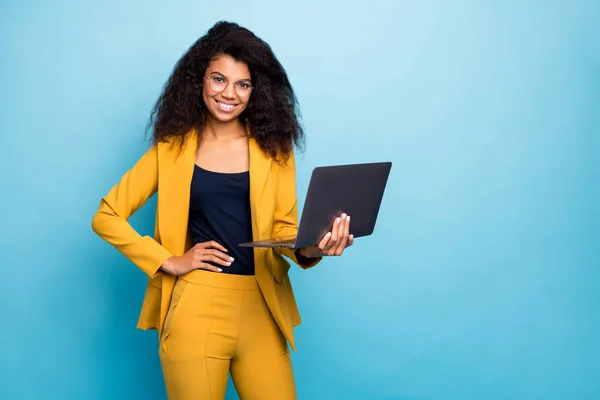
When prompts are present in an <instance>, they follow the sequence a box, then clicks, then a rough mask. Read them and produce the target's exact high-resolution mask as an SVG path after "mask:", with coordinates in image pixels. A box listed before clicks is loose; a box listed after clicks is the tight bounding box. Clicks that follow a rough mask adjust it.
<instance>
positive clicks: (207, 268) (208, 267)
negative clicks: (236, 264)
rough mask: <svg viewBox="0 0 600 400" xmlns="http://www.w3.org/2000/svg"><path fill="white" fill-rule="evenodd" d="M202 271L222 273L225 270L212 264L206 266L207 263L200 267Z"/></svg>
mask: <svg viewBox="0 0 600 400" xmlns="http://www.w3.org/2000/svg"><path fill="white" fill-rule="evenodd" d="M200 268H201V269H205V270H207V271H214V272H222V271H223V270H222V269H221V268H219V267H215V266H213V265H210V264H206V263H202V265H201V266H200Z"/></svg>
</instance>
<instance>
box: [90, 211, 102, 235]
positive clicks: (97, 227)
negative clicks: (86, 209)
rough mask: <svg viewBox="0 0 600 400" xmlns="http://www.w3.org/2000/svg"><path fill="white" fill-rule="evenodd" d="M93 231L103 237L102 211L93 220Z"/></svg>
mask: <svg viewBox="0 0 600 400" xmlns="http://www.w3.org/2000/svg"><path fill="white" fill-rule="evenodd" d="M92 231H94V233H95V234H96V235H98V236H101V231H102V215H101V212H100V211H98V212H96V213H95V214H94V217H93V218H92Z"/></svg>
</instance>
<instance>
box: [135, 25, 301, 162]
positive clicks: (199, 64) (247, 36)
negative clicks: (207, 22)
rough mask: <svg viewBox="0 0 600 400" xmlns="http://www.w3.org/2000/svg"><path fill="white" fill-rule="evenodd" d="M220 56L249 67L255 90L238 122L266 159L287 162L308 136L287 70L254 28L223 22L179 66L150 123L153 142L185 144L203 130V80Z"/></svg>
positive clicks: (165, 88) (189, 50)
mask: <svg viewBox="0 0 600 400" xmlns="http://www.w3.org/2000/svg"><path fill="white" fill-rule="evenodd" d="M219 55H228V56H230V57H232V58H233V59H235V60H237V61H241V62H244V63H246V64H247V65H248V69H249V70H250V74H251V77H252V85H253V86H254V89H253V91H252V94H251V97H250V101H249V104H248V107H247V108H246V109H245V110H244V111H243V112H242V114H241V115H240V118H242V119H243V120H244V121H245V122H246V123H247V124H248V126H249V129H250V132H251V135H252V137H254V138H255V139H256V141H257V143H258V144H259V146H260V148H261V149H262V150H263V151H264V152H265V154H266V155H268V156H270V157H271V158H273V159H275V160H280V157H283V159H287V157H288V156H289V155H290V153H291V152H292V151H293V148H294V146H296V147H297V148H301V147H302V144H303V140H304V132H303V129H302V126H301V124H300V121H299V118H300V112H299V110H298V102H297V99H296V95H295V94H294V91H293V89H292V85H291V84H290V81H289V79H288V77H287V74H286V72H285V69H284V68H283V66H282V65H281V63H280V62H279V60H278V59H277V58H276V57H275V54H274V53H273V51H272V49H271V47H270V46H269V44H267V43H266V42H265V41H263V40H262V39H260V38H258V37H257V36H256V35H255V34H254V33H252V32H251V31H250V30H248V29H246V28H243V27H241V26H239V25H238V24H236V23H232V22H225V21H220V22H217V23H216V24H215V25H214V26H213V27H212V28H210V29H209V30H208V32H207V33H206V34H205V35H204V36H202V37H201V38H200V39H198V40H197V41H196V42H195V43H194V44H193V45H192V46H191V47H190V48H189V49H188V50H187V52H186V53H185V54H184V55H183V56H182V57H181V59H180V60H179V61H178V62H177V64H176V65H175V67H174V69H173V73H172V74H171V76H170V77H169V79H168V81H167V82H166V84H165V85H164V87H163V90H162V93H161V95H160V97H159V98H158V100H157V102H156V104H155V106H154V108H153V110H152V113H151V115H150V120H149V122H148V126H147V130H150V129H152V141H153V143H158V142H161V141H167V142H171V140H172V139H174V140H176V141H179V142H180V144H181V143H183V141H184V137H185V135H186V134H187V133H188V132H190V131H191V130H193V129H196V130H197V131H198V132H202V128H203V127H204V124H205V122H206V118H207V114H206V113H207V112H208V111H207V110H206V107H205V105H204V101H203V99H202V81H203V76H204V72H205V71H206V68H207V67H208V64H209V63H210V61H211V60H212V59H213V58H215V57H216V56H219Z"/></svg>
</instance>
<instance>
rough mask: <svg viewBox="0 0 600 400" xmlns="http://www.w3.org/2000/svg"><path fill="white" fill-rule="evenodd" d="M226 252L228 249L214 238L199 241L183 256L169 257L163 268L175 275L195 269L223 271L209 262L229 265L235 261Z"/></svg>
mask: <svg viewBox="0 0 600 400" xmlns="http://www.w3.org/2000/svg"><path fill="white" fill-rule="evenodd" d="M226 252H227V249H226V248H225V247H223V246H221V245H220V244H219V243H217V242H215V241H214V240H213V241H210V242H204V243H198V244H197V245H195V246H194V247H192V248H191V249H189V250H188V251H187V252H186V253H185V254H184V255H182V256H173V257H169V258H168V259H167V261H165V262H164V264H163V265H162V267H161V268H162V269H163V270H164V271H165V272H167V273H169V274H171V275H175V276H179V275H184V274H187V273H188V272H190V271H192V270H195V269H206V270H208V271H215V272H221V271H222V269H221V268H218V267H215V266H214V265H211V264H208V262H213V263H215V264H219V265H222V266H224V267H229V266H230V265H231V263H232V262H233V257H230V256H228V255H227V254H225V253H226Z"/></svg>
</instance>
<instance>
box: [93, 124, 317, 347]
mask: <svg viewBox="0 0 600 400" xmlns="http://www.w3.org/2000/svg"><path fill="white" fill-rule="evenodd" d="M197 145H198V134H197V133H196V132H194V131H193V132H190V134H189V135H188V136H187V137H186V141H185V144H184V146H183V148H182V149H181V152H180V148H179V146H178V145H177V144H170V143H159V144H156V145H154V146H152V147H151V148H150V149H149V150H148V151H147V152H146V153H145V154H144V155H143V156H142V157H141V158H140V159H139V160H138V162H137V163H136V164H135V165H134V166H133V167H132V168H131V169H130V170H129V171H127V172H126V173H125V174H124V175H123V177H122V178H121V180H120V181H119V182H118V183H117V184H116V185H115V186H114V187H113V188H112V189H111V190H110V191H109V193H108V194H107V195H106V196H104V197H103V198H102V200H101V202H100V206H99V208H98V210H97V212H96V213H95V215H94V218H93V221H92V229H93V230H94V232H96V234H98V235H99V236H100V237H102V238H103V239H104V240H106V241H107V242H108V243H110V244H111V245H113V246H114V247H115V248H116V249H117V250H119V251H120V252H121V253H122V254H124V255H125V256H126V257H127V258H128V259H129V260H130V261H131V262H132V263H133V264H135V265H136V266H138V267H139V268H140V269H141V270H142V271H144V272H145V273H146V274H147V275H148V285H147V287H146V293H145V296H144V301H143V303H142V308H141V312H140V316H139V319H138V324H137V327H138V328H140V329H144V330H147V329H155V330H157V331H158V332H159V337H160V336H162V331H163V325H164V321H165V317H166V315H167V311H168V309H169V305H170V301H171V294H172V291H173V287H174V285H175V281H176V277H174V276H172V275H169V274H167V273H164V272H163V271H162V270H160V267H161V265H162V264H163V262H164V261H165V260H166V259H168V258H169V257H171V256H173V255H176V256H180V255H183V254H184V253H185V252H186V251H187V250H189V249H190V248H191V247H192V241H191V237H190V234H189V230H188V212H189V201H190V183H191V179H192V173H193V170H194V164H195V161H196V148H197ZM249 148H250V204H251V213H252V235H253V238H254V239H255V240H257V239H263V238H270V237H280V236H287V235H294V234H296V233H297V231H298V205H297V198H296V166H295V158H294V156H293V154H292V157H290V159H289V160H288V162H287V163H286V164H285V165H279V164H278V163H276V162H273V161H272V160H271V159H270V158H269V157H267V156H265V155H264V153H263V152H262V150H261V149H260V148H259V146H258V143H257V142H256V141H255V140H254V139H252V137H250V138H249ZM157 192H158V202H157V209H156V220H155V223H156V225H155V231H154V237H153V238H152V237H149V236H143V237H142V236H141V235H140V234H139V233H137V232H136V231H135V230H134V229H133V228H132V227H131V225H130V224H129V223H128V222H127V220H128V218H129V217H130V216H131V215H132V214H133V213H135V212H136V211H137V210H138V209H139V208H140V207H141V206H142V205H144V203H145V202H146V201H147V200H148V199H149V198H150V197H151V196H153V195H154V194H155V193H157ZM283 255H285V256H286V257H288V258H289V259H290V260H292V261H293V262H294V263H296V264H298V265H299V266H301V267H302V268H305V269H306V268H310V267H313V266H314V265H316V264H317V263H318V262H319V261H320V259H314V260H311V262H310V263H309V264H303V263H302V262H300V261H299V260H298V259H296V256H295V255H294V251H293V250H290V249H259V248H256V249H254V260H255V275H256V280H257V282H258V285H259V287H260V289H261V291H262V293H263V295H264V298H265V300H266V302H267V305H268V307H269V309H270V310H271V313H272V315H273V317H274V319H275V321H276V322H277V324H278V325H279V327H280V329H281V331H282V332H283V334H284V335H285V337H286V339H287V340H288V342H289V343H290V345H291V347H292V349H294V350H295V349H296V346H295V342H294V333H293V327H294V326H296V325H298V324H300V322H301V319H300V314H299V312H298V307H297V305H296V300H295V297H294V293H293V291H292V286H291V283H290V280H289V277H288V269H289V268H290V263H289V262H288V261H287V260H286V259H285V258H284V257H282V256H283Z"/></svg>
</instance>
